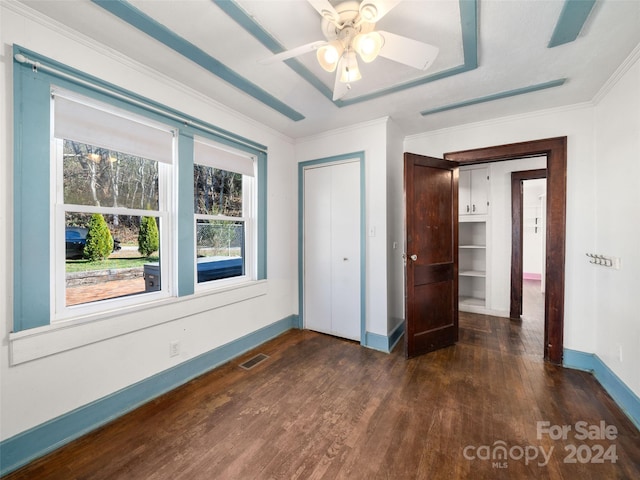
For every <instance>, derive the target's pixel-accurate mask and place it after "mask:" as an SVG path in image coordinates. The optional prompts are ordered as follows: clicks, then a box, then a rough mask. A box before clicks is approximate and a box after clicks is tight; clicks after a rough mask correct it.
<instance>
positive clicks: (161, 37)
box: [91, 0, 305, 122]
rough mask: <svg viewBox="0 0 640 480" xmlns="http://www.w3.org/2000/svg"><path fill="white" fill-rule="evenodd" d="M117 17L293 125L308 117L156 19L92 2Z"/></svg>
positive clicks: (104, 1) (116, 2) (119, 0)
mask: <svg viewBox="0 0 640 480" xmlns="http://www.w3.org/2000/svg"><path fill="white" fill-rule="evenodd" d="M91 1H92V2H93V3H95V4H96V5H98V6H100V7H102V8H104V9H105V10H106V11H108V12H110V13H112V14H113V15H115V16H116V17H118V18H120V19H121V20H124V21H125V22H127V23H128V24H130V25H131V26H133V27H135V28H137V29H138V30H140V31H141V32H144V33H146V34H147V35H149V36H150V37H151V38H153V39H155V40H157V41H158V42H160V43H162V44H164V45H165V46H167V47H169V48H171V49H172V50H174V51H176V52H177V53H179V54H180V55H182V56H183V57H185V58H188V59H189V60H191V61H193V62H194V63H196V64H198V65H200V66H201V67H202V68H204V69H205V70H208V71H209V72H210V73H212V74H214V75H215V76H217V77H219V78H220V79H222V80H224V81H225V82H227V83H229V84H230V85H232V86H234V87H235V88H238V89H240V90H242V91H243V92H245V93H246V94H247V95H250V96H252V97H253V98H255V99H256V100H258V101H260V102H261V103H263V104H264V105H267V106H268V107H271V108H272V109H274V110H276V111H277V112H279V113H281V114H282V115H284V116H286V117H288V118H289V119H291V120H293V121H296V122H297V121H300V120H303V119H304V118H305V117H304V115H302V114H301V113H299V112H297V111H295V110H294V109H292V108H291V107H289V106H288V105H286V104H284V103H283V102H281V101H280V100H278V99H277V98H275V97H274V96H273V95H271V94H270V93H267V92H266V91H265V90H262V89H261V88H260V87H258V86H257V85H255V84H254V83H252V82H250V81H248V80H247V79H246V78H244V77H242V76H241V75H239V74H237V73H236V72H234V71H233V70H231V69H230V68H229V67H227V66H226V65H224V64H223V63H221V62H220V61H218V60H217V59H215V58H213V57H212V56H211V55H209V54H208V53H206V52H205V51H204V50H202V49H200V48H198V47H197V46H195V45H194V44H192V43H191V42H189V41H187V40H185V39H184V38H182V37H180V36H179V35H177V34H175V33H174V32H172V31H171V30H169V29H168V28H167V27H165V26H164V25H162V24H160V23H158V22H157V21H156V20H154V19H153V18H151V17H149V16H148V15H146V14H145V13H144V12H142V11H141V10H139V9H137V8H136V7H134V6H133V5H131V4H130V3H128V2H127V1H125V0H91Z"/></svg>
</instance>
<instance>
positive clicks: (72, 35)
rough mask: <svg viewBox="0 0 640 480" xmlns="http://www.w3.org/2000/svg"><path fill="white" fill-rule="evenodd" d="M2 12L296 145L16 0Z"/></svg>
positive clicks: (5, 0) (8, 1)
mask: <svg viewBox="0 0 640 480" xmlns="http://www.w3.org/2000/svg"><path fill="white" fill-rule="evenodd" d="M0 8H2V9H6V10H8V11H11V12H13V13H15V14H17V15H20V16H22V17H24V18H26V19H27V20H30V21H32V22H34V23H37V24H39V25H40V26H42V27H44V28H47V29H49V30H53V31H55V32H56V33H57V34H59V35H61V36H63V37H66V38H68V39H69V40H71V41H73V42H75V43H78V44H80V45H82V46H84V47H86V48H88V49H90V50H91V51H92V52H95V53H98V54H100V55H104V56H105V57H108V58H109V59H110V60H113V61H115V62H117V63H119V64H121V65H123V66H125V67H126V68H128V69H132V70H135V71H136V72H138V73H140V74H142V75H145V76H148V77H151V78H153V80H156V81H158V82H160V83H162V84H164V85H165V86H167V87H169V88H171V89H175V90H178V91H180V92H182V93H184V94H186V95H188V96H190V97H192V98H193V99H194V100H196V101H197V102H200V103H204V104H206V105H207V106H209V107H212V108H215V109H218V110H221V111H222V112H224V113H225V114H228V115H229V116H232V117H234V118H236V119H238V120H240V121H242V122H244V123H246V124H247V126H248V127H249V129H248V130H250V129H251V127H258V128H260V129H262V130H263V131H265V132H267V133H268V134H270V135H272V136H274V137H277V138H278V139H279V140H282V141H284V142H286V143H289V144H293V140H292V139H291V137H288V136H287V135H284V134H283V133H282V132H279V131H278V130H275V129H273V128H272V127H269V126H268V125H265V124H263V123H260V122H259V121H257V120H254V119H252V118H250V117H247V116H246V115H243V114H241V113H239V112H237V111H236V110H233V109H232V108H231V107H228V106H226V105H224V104H222V103H220V102H218V101H216V100H214V99H212V98H211V97H209V96H207V95H204V94H203V93H201V92H199V91H197V90H195V89H193V88H190V87H188V86H186V85H184V84H183V83H181V82H179V81H177V80H175V79H174V78H172V77H169V76H168V75H166V74H165V73H162V72H161V71H159V70H155V69H153V68H151V67H148V66H145V65H143V64H141V63H139V62H136V61H134V60H133V59H131V58H130V57H127V56H126V55H124V54H122V53H120V52H118V51H117V50H114V49H111V48H109V47H107V46H105V45H104V44H102V43H99V42H97V41H96V40H94V39H92V38H91V37H88V36H87V35H84V34H83V33H80V32H78V31H76V30H70V28H69V27H67V26H65V25H63V24H62V23H60V22H58V21H57V20H54V19H52V18H50V17H47V16H46V15H45V14H43V13H41V12H38V11H37V10H34V9H33V8H31V7H29V6H27V5H25V4H23V3H20V2H18V1H16V0H2V1H0ZM10 41H11V43H13V39H10ZM23 43H24V42H23ZM23 46H24V47H27V48H30V47H29V45H26V44H25V45H23ZM56 60H57V59H56Z"/></svg>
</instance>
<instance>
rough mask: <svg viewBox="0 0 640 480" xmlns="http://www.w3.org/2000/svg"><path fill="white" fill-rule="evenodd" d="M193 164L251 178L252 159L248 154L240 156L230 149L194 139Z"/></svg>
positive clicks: (239, 153)
mask: <svg viewBox="0 0 640 480" xmlns="http://www.w3.org/2000/svg"><path fill="white" fill-rule="evenodd" d="M194 156H195V162H196V163H198V164H200V165H206V166H207V167H213V168H218V169H220V170H226V171H227V172H236V173H241V174H242V175H249V176H251V177H253V176H254V175H255V174H254V168H253V158H252V157H251V156H250V155H249V154H242V153H241V152H239V151H238V152H235V151H232V150H231V149H226V148H223V147H217V146H215V145H213V144H211V143H205V142H203V141H202V140H199V139H197V138H196V139H194Z"/></svg>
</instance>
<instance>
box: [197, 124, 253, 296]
mask: <svg viewBox="0 0 640 480" xmlns="http://www.w3.org/2000/svg"><path fill="white" fill-rule="evenodd" d="M198 142H200V143H203V144H205V145H207V146H209V147H212V148H217V149H220V150H222V151H223V152H228V153H232V154H233V155H239V156H243V157H246V158H248V159H250V160H251V163H252V166H253V172H254V174H253V176H251V175H245V174H241V175H242V216H240V217H232V216H227V215H214V214H201V213H195V212H194V213H193V217H194V221H193V228H194V238H193V240H194V286H195V291H196V292H198V291H208V290H215V289H219V288H226V287H228V286H231V285H236V284H242V283H246V282H249V281H255V280H256V279H257V271H258V269H257V266H256V257H257V236H256V216H257V208H256V206H257V201H256V190H257V189H256V185H255V184H256V183H257V182H256V170H257V169H256V158H255V156H253V155H248V154H243V153H240V152H237V151H230V149H229V148H228V147H227V146H226V145H224V144H220V143H218V142H214V141H211V140H208V139H206V138H203V137H200V136H196V137H194V144H195V143H198ZM196 165H201V166H205V167H210V168H218V169H220V168H219V167H217V166H216V165H215V161H213V162H212V161H206V160H203V161H198V158H196V154H195V153H194V159H193V167H195V166H196ZM225 171H231V172H233V173H240V172H234V171H233V170H225ZM192 176H193V168H192ZM193 195H194V197H195V195H196V192H195V191H194V192H193ZM198 220H222V221H242V222H243V223H244V242H245V245H244V256H243V263H244V274H243V275H239V276H235V277H228V278H222V279H218V280H211V281H207V282H198V257H197V250H198V231H197V230H198Z"/></svg>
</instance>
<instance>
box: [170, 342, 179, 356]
mask: <svg viewBox="0 0 640 480" xmlns="http://www.w3.org/2000/svg"><path fill="white" fill-rule="evenodd" d="M178 355H180V342H169V356H170V357H177V356H178Z"/></svg>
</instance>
